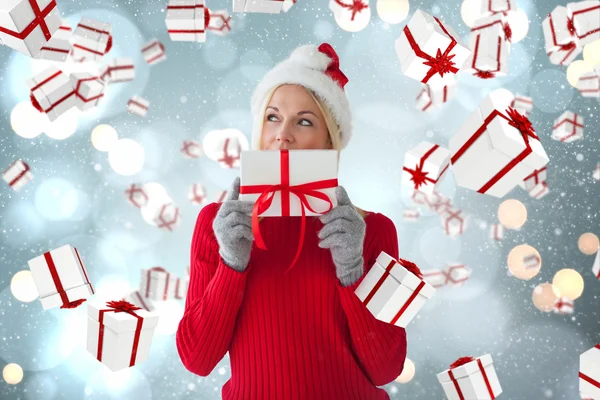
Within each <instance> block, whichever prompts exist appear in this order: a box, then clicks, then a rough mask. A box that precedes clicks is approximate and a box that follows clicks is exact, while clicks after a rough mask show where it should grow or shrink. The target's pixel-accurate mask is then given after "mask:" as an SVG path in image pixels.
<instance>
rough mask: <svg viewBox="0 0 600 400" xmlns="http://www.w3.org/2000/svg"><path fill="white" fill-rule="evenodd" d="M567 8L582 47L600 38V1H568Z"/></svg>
mask: <svg viewBox="0 0 600 400" xmlns="http://www.w3.org/2000/svg"><path fill="white" fill-rule="evenodd" d="M567 9H568V13H569V15H570V19H571V21H572V28H571V29H574V30H575V35H576V36H577V39H579V46H580V47H583V46H585V45H586V44H588V43H592V42H593V41H595V40H597V39H600V1H598V0H588V1H578V2H575V3H568V4H567Z"/></svg>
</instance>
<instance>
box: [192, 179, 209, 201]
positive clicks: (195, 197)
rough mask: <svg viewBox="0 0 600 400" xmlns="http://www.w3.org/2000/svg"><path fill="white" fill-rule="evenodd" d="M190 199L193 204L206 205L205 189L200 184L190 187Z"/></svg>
mask: <svg viewBox="0 0 600 400" xmlns="http://www.w3.org/2000/svg"><path fill="white" fill-rule="evenodd" d="M188 197H189V199H190V201H191V202H192V203H193V204H205V203H206V190H205V189H204V186H203V185H202V184H200V183H194V184H193V185H192V186H191V187H190V192H189V194H188Z"/></svg>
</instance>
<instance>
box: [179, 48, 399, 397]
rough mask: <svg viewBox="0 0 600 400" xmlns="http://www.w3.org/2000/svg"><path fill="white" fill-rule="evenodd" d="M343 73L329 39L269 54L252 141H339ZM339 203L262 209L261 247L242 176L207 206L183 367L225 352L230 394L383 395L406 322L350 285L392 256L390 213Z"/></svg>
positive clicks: (195, 252) (322, 144) (194, 264)
mask: <svg viewBox="0 0 600 400" xmlns="http://www.w3.org/2000/svg"><path fill="white" fill-rule="evenodd" d="M347 81H348V80H347V78H346V76H345V75H344V74H343V73H342V71H341V70H340V68H339V60H338V57H337V54H336V53H335V51H334V50H333V48H332V47H331V46H330V45H329V44H327V43H323V44H321V45H320V46H318V47H317V46H312V45H306V46H301V47H299V48H297V49H296V50H295V51H294V52H292V54H291V56H290V57H289V58H288V59H286V60H284V61H282V62H281V63H279V64H278V65H276V66H275V67H274V68H273V69H272V70H271V71H269V72H268V73H267V75H266V76H265V77H264V79H263V80H262V82H260V83H259V85H258V86H257V88H256V90H255V92H254V95H253V98H252V112H253V115H254V119H255V121H254V126H253V132H252V148H253V149H261V150H280V149H336V150H338V151H341V150H342V149H343V148H344V147H346V145H347V144H348V142H349V140H350V136H351V133H352V126H351V113H350V107H349V105H348V100H347V98H346V95H345V92H344V86H345V84H346V82H347ZM336 197H337V201H338V205H337V206H336V207H334V208H333V209H332V210H330V211H329V212H328V213H327V214H324V215H322V216H319V217H307V219H306V231H305V237H304V246H303V248H302V252H301V253H300V256H299V258H298V261H297V262H296V264H295V265H294V267H293V268H292V269H291V270H290V271H289V273H287V274H286V273H285V270H286V269H287V267H288V266H289V265H290V262H291V261H292V259H293V257H294V254H295V251H296V246H297V244H298V241H299V232H300V218H299V217H278V218H263V219H262V220H261V221H260V230H261V234H262V236H263V239H264V242H265V243H266V244H267V246H268V250H262V249H259V248H257V247H256V245H255V243H254V237H253V234H252V228H251V225H252V222H251V217H250V214H251V211H252V203H251V202H248V201H241V200H239V178H236V179H235V181H234V183H233V187H232V189H231V191H230V193H229V196H228V199H227V200H226V201H225V202H223V203H222V204H218V203H212V204H209V205H207V206H205V207H204V208H203V209H202V210H201V211H200V214H199V215H198V219H197V221H196V227H195V230H194V235H193V238H192V248H191V272H190V274H191V275H190V284H189V290H188V295H187V299H186V305H185V314H184V316H183V319H182V320H181V323H180V324H179V329H178V330H177V336H176V339H177V349H178V351H179V355H180V357H181V360H182V362H183V364H184V365H185V367H186V368H187V369H188V370H190V371H191V372H193V373H195V374H198V375H201V376H208V375H209V374H210V373H211V371H212V370H213V369H214V368H215V366H216V365H217V364H218V363H219V361H221V359H222V358H223V357H224V356H225V353H227V352H229V359H230V362H231V378H230V379H229V380H228V381H227V382H226V383H225V385H224V386H223V388H222V398H223V399H226V400H271V399H272V400H286V399H290V400H291V399H294V400H318V399H327V400H336V399H340V400H342V399H343V400H380V399H389V396H388V394H387V393H386V391H385V390H383V389H381V388H378V387H377V386H381V385H385V384H387V383H389V382H391V381H393V380H394V379H395V378H396V377H398V376H399V375H400V373H401V372H402V368H403V366H404V360H405V358H406V346H407V344H406V332H405V330H404V329H403V328H400V327H398V326H395V325H391V324H388V323H385V322H381V321H379V320H378V319H376V318H375V317H373V315H372V314H371V313H370V312H369V310H367V308H366V307H365V306H364V305H363V304H362V302H361V301H360V300H359V299H358V297H357V296H356V295H355V293H354V290H355V289H356V287H357V286H358V285H359V284H360V282H361V280H362V278H363V277H364V275H365V274H366V273H367V272H368V270H369V269H370V268H371V266H372V265H373V264H374V262H375V259H376V258H377V256H378V255H379V253H380V252H381V251H385V252H386V253H388V254H389V255H391V256H392V257H395V258H397V257H398V238H397V233H396V229H395V227H394V224H393V223H392V221H391V220H390V219H389V218H387V217H386V216H384V215H383V214H380V213H377V212H369V211H363V210H360V209H358V208H356V207H354V206H353V205H352V203H351V201H350V199H349V197H348V194H347V193H346V191H345V190H344V188H343V187H342V186H338V187H337V188H336Z"/></svg>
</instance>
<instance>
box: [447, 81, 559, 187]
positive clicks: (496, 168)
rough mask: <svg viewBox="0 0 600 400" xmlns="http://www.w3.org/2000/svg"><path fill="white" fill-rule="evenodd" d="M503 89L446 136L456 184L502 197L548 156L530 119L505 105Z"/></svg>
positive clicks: (506, 95) (509, 97) (508, 98)
mask: <svg viewBox="0 0 600 400" xmlns="http://www.w3.org/2000/svg"><path fill="white" fill-rule="evenodd" d="M513 99H514V96H513V95H512V93H511V92H509V91H508V90H506V89H497V90H495V91H493V92H492V93H491V94H490V95H488V96H487V97H486V98H485V99H484V100H483V101H482V102H481V104H480V105H479V107H478V109H476V110H475V112H473V113H472V114H471V115H470V116H469V117H468V118H467V120H466V121H465V122H464V123H463V125H462V126H461V127H460V128H459V130H458V132H457V133H456V134H455V135H454V136H453V137H452V138H451V139H450V153H451V158H450V162H451V163H452V170H453V173H454V177H455V179H456V182H457V184H458V185H459V186H462V187H464V188H467V189H471V190H475V191H477V192H478V193H481V194H489V195H491V196H495V197H503V196H504V195H505V194H506V193H508V192H509V191H510V190H512V189H513V188H514V187H515V186H517V185H518V184H519V183H520V182H521V181H523V179H524V178H525V177H526V176H528V175H529V174H531V173H532V172H533V171H535V170H537V169H540V168H542V167H544V166H545V165H546V164H547V163H548V161H549V160H548V156H547V155H546V152H545V151H544V148H543V147H542V144H541V142H540V140H539V138H538V137H537V135H536V134H535V130H534V129H533V126H532V125H531V122H530V121H529V120H528V119H527V117H525V116H524V115H522V114H519V112H518V111H516V110H515V109H513V108H510V107H509V105H510V103H511V102H512V100H513Z"/></svg>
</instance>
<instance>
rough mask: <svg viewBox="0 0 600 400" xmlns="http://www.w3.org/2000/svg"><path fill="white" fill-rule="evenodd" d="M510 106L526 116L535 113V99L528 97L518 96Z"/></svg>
mask: <svg viewBox="0 0 600 400" xmlns="http://www.w3.org/2000/svg"><path fill="white" fill-rule="evenodd" d="M510 106H511V107H512V108H514V109H515V110H517V111H518V112H519V113H520V114H523V115H525V116H527V115H529V114H531V111H533V99H532V98H531V97H527V96H521V95H516V96H515V98H514V99H513V101H512V102H511V103H510Z"/></svg>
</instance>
